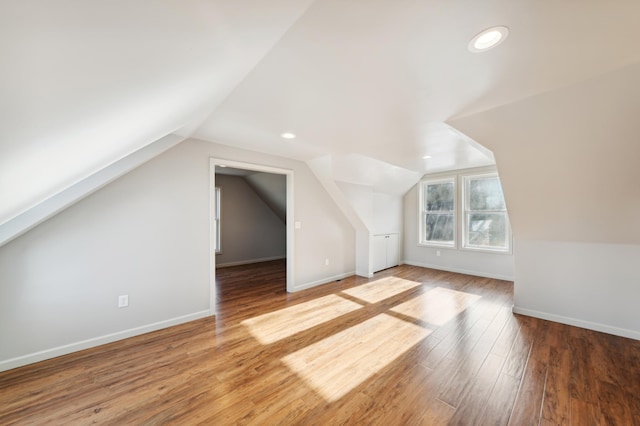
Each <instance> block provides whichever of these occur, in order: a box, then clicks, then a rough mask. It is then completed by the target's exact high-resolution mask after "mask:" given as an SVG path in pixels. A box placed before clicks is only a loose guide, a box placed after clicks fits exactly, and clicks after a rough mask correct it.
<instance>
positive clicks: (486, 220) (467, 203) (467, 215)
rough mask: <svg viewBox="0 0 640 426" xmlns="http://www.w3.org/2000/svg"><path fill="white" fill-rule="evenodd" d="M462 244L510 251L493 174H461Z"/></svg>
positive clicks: (504, 213)
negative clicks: (462, 192) (463, 175)
mask: <svg viewBox="0 0 640 426" xmlns="http://www.w3.org/2000/svg"><path fill="white" fill-rule="evenodd" d="M463 203H464V218H463V227H464V230H463V247H464V248H468V249H482V250H491V251H503V252H506V251H510V250H511V248H510V242H511V231H510V227H509V218H508V217H507V207H506V204H505V201H504V195H503V193H502V186H501V185H500V179H499V178H498V175H496V174H485V175H476V176H465V177H464V197H463Z"/></svg>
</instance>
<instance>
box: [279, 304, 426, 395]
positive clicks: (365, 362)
mask: <svg viewBox="0 0 640 426" xmlns="http://www.w3.org/2000/svg"><path fill="white" fill-rule="evenodd" d="M430 333H431V330H429V329H425V328H423V327H420V326H417V325H415V324H412V323H409V322H406V321H403V320H401V319H398V318H395V317H393V316H390V315H387V314H380V315H377V316H375V317H373V318H371V319H368V320H367V321H364V322H362V323H360V324H358V325H355V326H353V327H350V328H348V329H346V330H343V331H341V332H339V333H336V334H334V335H331V336H329V337H327V338H325V339H323V340H321V341H319V342H316V343H314V344H312V345H309V346H307V347H305V348H303V349H300V350H299V351H297V352H294V353H292V354H289V355H287V356H285V357H284V358H282V360H283V361H284V362H285V363H286V364H287V366H289V368H291V370H293V371H294V372H295V373H296V374H298V376H300V377H301V378H302V379H304V380H305V381H306V382H307V383H308V384H309V386H311V387H312V388H313V389H314V390H315V391H317V392H318V393H319V394H320V395H321V396H322V397H323V398H324V399H325V400H326V401H327V402H332V401H337V400H338V399H340V398H342V397H343V396H344V395H346V394H347V393H349V392H350V391H351V390H353V389H354V388H356V387H357V386H358V385H360V384H361V383H363V382H364V381H365V380H367V379H368V378H369V377H371V376H372V375H374V374H375V373H376V372H378V371H380V370H382V369H383V368H384V367H386V366H387V365H389V364H390V363H391V362H393V360H395V359H396V358H398V357H399V356H400V355H402V354H403V353H405V352H406V351H407V350H409V349H410V348H411V347H412V346H414V345H415V344H417V343H418V342H420V341H421V340H423V339H424V338H425V337H427V336H428V335H429V334H430Z"/></svg>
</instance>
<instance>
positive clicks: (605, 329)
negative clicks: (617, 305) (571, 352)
mask: <svg viewBox="0 0 640 426" xmlns="http://www.w3.org/2000/svg"><path fill="white" fill-rule="evenodd" d="M513 313H514V314H520V315H526V316H528V317H534V318H540V319H543V320H547V321H553V322H559V323H561V324H567V325H573V326H575V327H580V328H586V329H587V330H593V331H599V332H602V333H607V334H613V335H614V336H621V337H627V338H629V339H635V340H640V332H639V331H635V330H629V329H626V328H619V327H613V326H610V325H606V324H600V323H597V322H591V321H585V320H581V319H577V318H571V317H565V316H562V315H556V314H550V313H548V312H541V311H536V310H533V309H526V308H519V307H517V306H514V307H513Z"/></svg>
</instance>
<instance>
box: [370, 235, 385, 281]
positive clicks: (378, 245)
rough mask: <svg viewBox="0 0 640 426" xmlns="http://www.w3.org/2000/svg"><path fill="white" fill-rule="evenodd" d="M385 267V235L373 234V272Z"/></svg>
mask: <svg viewBox="0 0 640 426" xmlns="http://www.w3.org/2000/svg"><path fill="white" fill-rule="evenodd" d="M386 267H387V236H386V235H374V236H373V272H378V271H381V270H383V269H384V268H386Z"/></svg>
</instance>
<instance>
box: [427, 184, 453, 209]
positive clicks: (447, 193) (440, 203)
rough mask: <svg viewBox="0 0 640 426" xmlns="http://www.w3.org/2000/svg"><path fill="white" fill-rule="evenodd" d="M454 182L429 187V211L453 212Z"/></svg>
mask: <svg viewBox="0 0 640 426" xmlns="http://www.w3.org/2000/svg"><path fill="white" fill-rule="evenodd" d="M454 198H455V194H454V192H453V182H442V183H432V184H429V185H427V211H453V200H454Z"/></svg>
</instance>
